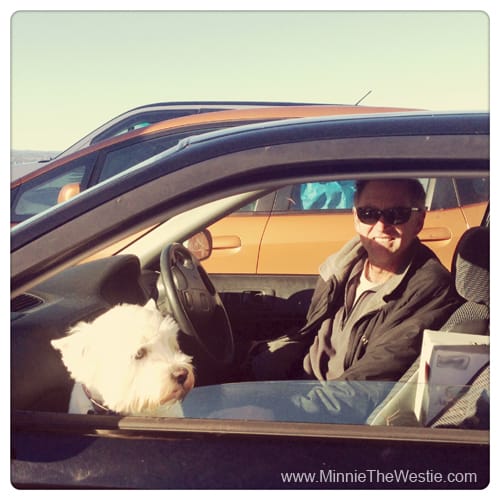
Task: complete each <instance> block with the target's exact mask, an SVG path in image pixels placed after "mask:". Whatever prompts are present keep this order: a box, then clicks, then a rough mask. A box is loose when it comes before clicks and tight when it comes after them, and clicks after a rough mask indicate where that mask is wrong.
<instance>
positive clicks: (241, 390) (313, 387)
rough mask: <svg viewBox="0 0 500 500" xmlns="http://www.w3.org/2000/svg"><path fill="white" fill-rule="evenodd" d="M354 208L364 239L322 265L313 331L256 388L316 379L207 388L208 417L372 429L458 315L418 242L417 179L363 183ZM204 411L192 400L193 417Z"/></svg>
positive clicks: (263, 368)
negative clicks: (428, 342) (423, 351)
mask: <svg viewBox="0 0 500 500" xmlns="http://www.w3.org/2000/svg"><path fill="white" fill-rule="evenodd" d="M354 205H355V207H354V209H353V214H354V227H355V229H356V232H357V233H358V235H357V236H356V237H355V238H354V239H353V240H351V241H350V242H348V243H347V244H346V245H345V246H344V247H343V248H342V249H341V250H340V251H339V252H338V253H336V254H334V255H332V256H330V257H329V258H328V259H327V260H326V261H325V262H324V263H323V264H322V265H321V266H320V277H319V280H318V284H317V286H316V290H315V292H314V295H313V298H312V301H311V306H310V308H309V312H308V314H307V322H306V325H305V326H304V327H303V328H302V329H301V330H300V331H299V332H298V333H296V334H295V335H293V336H288V337H283V338H281V339H277V340H275V341H271V342H268V343H266V344H265V345H264V346H263V347H264V350H260V351H258V352H257V353H256V355H254V356H253V357H252V360H251V369H252V372H253V373H252V378H255V379H257V380H280V379H281V380H287V379H310V380H306V381H304V380H300V381H297V382H295V383H284V384H280V383H274V384H262V385H261V386H259V387H255V386H254V385H252V384H250V385H249V386H244V385H243V386H242V385H241V384H230V385H229V386H228V387H224V388H223V389H220V388H219V387H217V386H214V387H213V388H208V392H209V394H208V397H207V395H206V394H205V395H204V396H205V399H204V400H203V401H205V400H210V401H215V402H216V406H215V407H213V408H212V409H211V411H209V412H208V416H210V417H212V418H252V419H265V420H279V421H294V422H330V423H331V422H337V423H349V424H363V423H365V422H366V419H367V418H368V417H369V415H370V414H371V412H372V411H373V410H374V408H376V406H377V405H378V404H379V403H380V402H381V401H383V399H384V398H385V396H386V395H387V394H388V392H389V391H390V390H391V388H392V387H393V385H394V383H395V382H396V381H397V380H398V379H399V378H400V377H401V376H402V375H403V373H404V372H405V371H406V370H407V368H409V367H410V365H411V364H412V363H413V361H414V360H415V359H416V358H417V356H418V355H419V352H420V347H421V343H422V332H423V330H424V329H425V328H431V329H439V328H440V327H441V326H442V325H443V324H444V322H445V321H446V319H447V318H448V317H449V316H450V315H451V314H452V312H453V311H454V310H455V309H456V308H457V307H458V305H459V303H460V302H459V298H458V295H456V293H455V290H454V286H453V284H452V281H451V278H450V274H449V273H448V271H447V270H446V269H445V268H444V267H443V266H442V264H441V263H440V262H439V259H438V258H437V257H436V255H435V254H434V253H433V252H432V251H431V250H430V249H429V248H427V247H426V246H425V245H423V244H422V243H421V242H420V241H419V239H418V237H417V235H418V233H419V232H420V230H421V229H422V227H423V224H424V219H425V192H424V190H423V188H422V185H421V184H420V182H419V181H418V180H413V179H411V180H410V179H401V180H369V181H364V182H359V183H358V184H357V190H356V195H355V198H354ZM261 347H262V345H261ZM210 391H212V392H213V394H212V392H210ZM192 393H193V395H194V394H195V393H196V390H194V391H192ZM201 396H203V394H201ZM200 407H203V408H205V406H203V405H201V404H200V401H199V398H196V397H192V396H190V397H188V398H187V399H186V401H185V405H184V410H185V415H186V416H200ZM205 411H207V410H206V408H205ZM201 416H204V415H201Z"/></svg>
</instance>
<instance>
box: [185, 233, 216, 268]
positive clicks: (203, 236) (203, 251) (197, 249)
mask: <svg viewBox="0 0 500 500" xmlns="http://www.w3.org/2000/svg"><path fill="white" fill-rule="evenodd" d="M184 246H185V247H186V248H187V249H188V250H189V251H190V252H191V253H192V254H193V255H194V256H195V257H196V258H197V259H198V260H200V261H201V260H206V259H208V258H209V257H210V255H212V248H213V243H212V235H211V234H210V231H209V230H208V229H203V231H200V232H199V233H196V234H194V235H193V236H191V238H189V239H188V240H186V241H185V242H184Z"/></svg>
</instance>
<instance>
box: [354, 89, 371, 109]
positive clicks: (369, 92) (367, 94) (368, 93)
mask: <svg viewBox="0 0 500 500" xmlns="http://www.w3.org/2000/svg"><path fill="white" fill-rule="evenodd" d="M371 93H372V91H371V90H369V91H368V92H367V93H366V94H365V95H364V96H363V97H362V98H361V99H360V100H359V101H358V102H357V103H356V104H355V105H354V106H357V105H358V104H359V103H360V102H361V101H362V100H363V99H364V98H365V97H367V96H369V95H370V94H371Z"/></svg>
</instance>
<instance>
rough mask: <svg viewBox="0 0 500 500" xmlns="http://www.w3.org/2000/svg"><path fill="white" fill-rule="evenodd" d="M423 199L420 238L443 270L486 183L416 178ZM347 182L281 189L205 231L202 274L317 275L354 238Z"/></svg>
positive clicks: (474, 217) (476, 218)
mask: <svg viewBox="0 0 500 500" xmlns="http://www.w3.org/2000/svg"><path fill="white" fill-rule="evenodd" d="M420 181H421V182H422V184H423V185H424V188H425V190H426V193H427V201H426V206H427V208H428V212H427V216H426V219H425V225H424V228H423V230H422V231H421V233H420V235H419V237H420V239H421V240H422V241H423V242H424V243H425V244H427V245H428V246H429V247H430V248H431V249H432V250H433V251H434V252H435V253H436V254H437V255H438V257H439V258H440V259H441V261H442V262H443V264H444V265H446V266H447V267H448V268H449V267H450V266H451V261H452V257H453V252H454V249H455V246H456V244H457V242H458V240H459V238H460V236H461V235H462V234H463V232H464V231H465V230H466V229H468V228H469V227H473V226H478V225H480V224H481V220H482V218H483V214H484V213H485V209H486V205H487V203H488V200H489V181H488V179H487V178H482V177H481V178H471V179H453V178H450V177H447V178H434V179H420ZM353 193H354V181H332V182H324V183H304V184H298V185H294V186H288V187H286V188H283V189H280V190H278V191H276V192H274V193H272V194H270V195H267V196H265V197H264V198H261V199H259V200H258V201H257V202H255V203H254V204H252V205H251V206H247V207H244V208H243V209H241V210H240V211H239V212H237V213H235V214H233V215H231V216H229V217H225V218H224V219H222V220H220V221H218V222H217V223H215V224H214V225H212V226H211V227H210V228H209V231H210V233H211V234H212V238H213V253H212V256H211V257H210V258H209V259H208V260H205V261H204V262H203V266H204V267H205V269H206V270H207V272H209V273H214V274H216V273H246V274H253V273H257V274H268V273H271V272H272V273H274V274H276V273H280V274H317V272H318V265H319V264H320V263H321V262H323V261H324V260H325V258H326V257H327V256H328V255H330V254H332V253H333V252H335V251H337V250H339V249H340V248H341V247H342V246H343V245H344V244H345V242H346V241H347V240H348V239H350V238H351V237H354V235H355V231H354V220H353V215H352V206H353Z"/></svg>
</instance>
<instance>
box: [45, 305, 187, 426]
mask: <svg viewBox="0 0 500 500" xmlns="http://www.w3.org/2000/svg"><path fill="white" fill-rule="evenodd" d="M178 331H179V328H178V326H177V323H176V322H175V320H174V319H173V318H172V317H171V316H166V317H163V316H162V314H161V313H160V312H159V311H158V310H157V309H156V305H155V303H154V301H153V300H150V301H149V302H148V303H147V304H146V306H138V305H132V304H121V305H118V306H115V307H113V308H111V309H110V310H109V311H107V312H105V313H104V314H102V315H101V316H99V317H98V318H96V319H95V320H94V321H92V322H90V323H87V322H80V323H78V324H76V325H75V326H74V327H72V328H71V329H70V330H69V332H68V333H69V335H68V336H66V337H63V338H61V339H57V340H53V341H52V342H51V344H52V346H53V347H54V348H55V349H57V350H58V351H60V352H61V355H62V360H63V363H64V364H65V366H66V368H67V369H68V371H69V372H70V374H71V376H72V378H73V379H74V380H75V386H74V388H73V391H72V394H71V401H70V405H69V413H87V412H88V411H89V410H92V409H93V405H92V403H91V401H90V399H89V398H88V397H87V394H91V395H92V399H94V400H96V401H99V402H100V403H101V404H102V405H103V406H104V407H106V408H107V409H109V410H111V411H112V412H115V413H118V414H120V415H134V416H140V415H151V416H175V417H178V416H182V409H181V405H180V401H182V399H183V398H184V396H185V395H186V394H187V393H188V392H189V391H190V390H191V389H192V387H193V386H194V370H193V366H192V364H191V358H190V357H189V356H187V355H185V354H184V353H182V352H181V351H180V349H179V344H178V342H177V334H178ZM86 392H87V394H86Z"/></svg>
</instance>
